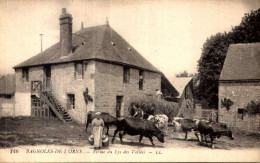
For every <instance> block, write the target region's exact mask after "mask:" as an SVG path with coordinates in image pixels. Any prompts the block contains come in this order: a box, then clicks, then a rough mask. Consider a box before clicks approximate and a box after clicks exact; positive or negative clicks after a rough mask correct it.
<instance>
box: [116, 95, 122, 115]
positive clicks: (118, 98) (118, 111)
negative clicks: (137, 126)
mask: <svg viewBox="0 0 260 163" xmlns="http://www.w3.org/2000/svg"><path fill="white" fill-rule="evenodd" d="M122 103H123V96H116V117H117V118H118V117H121V116H122V115H121V109H122Z"/></svg>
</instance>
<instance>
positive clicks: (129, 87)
mask: <svg viewBox="0 0 260 163" xmlns="http://www.w3.org/2000/svg"><path fill="white" fill-rule="evenodd" d="M143 87H144V88H143V90H139V70H138V69H135V68H130V81H129V83H123V66H119V65H114V64H108V63H102V62H96V72H95V109H96V110H98V111H104V112H108V113H110V114H111V115H113V116H116V97H117V96H123V104H122V109H121V115H122V116H125V115H127V114H128V107H129V103H130V99H131V98H132V97H137V96H153V97H155V96H156V89H159V90H160V88H161V75H160V74H159V73H154V72H148V71H144V85H143Z"/></svg>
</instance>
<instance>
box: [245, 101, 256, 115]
mask: <svg viewBox="0 0 260 163" xmlns="http://www.w3.org/2000/svg"><path fill="white" fill-rule="evenodd" d="M245 112H246V113H248V114H249V115H255V114H259V113H260V102H258V101H254V100H252V101H250V102H249V103H248V104H247V106H246V109H245Z"/></svg>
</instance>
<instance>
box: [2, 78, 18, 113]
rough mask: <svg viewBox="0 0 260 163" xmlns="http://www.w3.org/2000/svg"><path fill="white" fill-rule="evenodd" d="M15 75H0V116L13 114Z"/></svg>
mask: <svg viewBox="0 0 260 163" xmlns="http://www.w3.org/2000/svg"><path fill="white" fill-rule="evenodd" d="M14 95H15V75H14V74H7V75H3V76H1V77H0V117H7V116H14V115H15V112H14Z"/></svg>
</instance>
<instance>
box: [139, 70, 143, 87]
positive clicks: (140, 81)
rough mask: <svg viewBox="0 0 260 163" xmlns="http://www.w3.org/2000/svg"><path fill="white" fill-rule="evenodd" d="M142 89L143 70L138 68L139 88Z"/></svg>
mask: <svg viewBox="0 0 260 163" xmlns="http://www.w3.org/2000/svg"><path fill="white" fill-rule="evenodd" d="M143 89H144V71H142V70H139V90H143Z"/></svg>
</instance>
